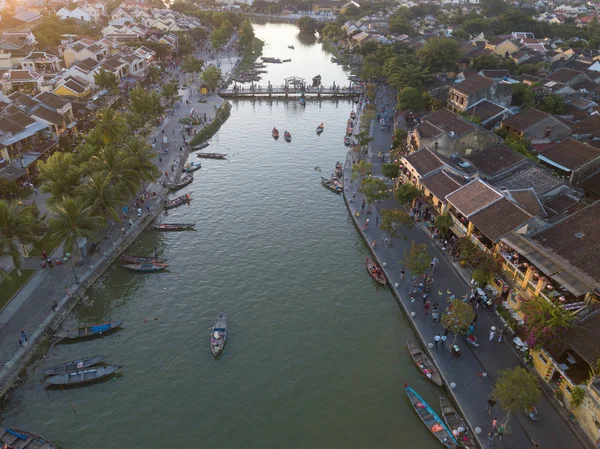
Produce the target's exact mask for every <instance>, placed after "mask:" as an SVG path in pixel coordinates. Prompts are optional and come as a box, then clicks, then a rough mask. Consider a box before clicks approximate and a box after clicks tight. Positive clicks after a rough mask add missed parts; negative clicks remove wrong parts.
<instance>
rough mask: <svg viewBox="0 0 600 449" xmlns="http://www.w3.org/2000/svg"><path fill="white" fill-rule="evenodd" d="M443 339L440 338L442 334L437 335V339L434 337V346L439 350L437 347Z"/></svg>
mask: <svg viewBox="0 0 600 449" xmlns="http://www.w3.org/2000/svg"><path fill="white" fill-rule="evenodd" d="M441 339H442V337H440V334H437V335H436V336H435V337H433V344H434V345H435V349H437V347H438V346H437V345H438V343H439V342H440V340H441Z"/></svg>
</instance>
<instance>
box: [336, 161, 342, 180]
mask: <svg viewBox="0 0 600 449" xmlns="http://www.w3.org/2000/svg"><path fill="white" fill-rule="evenodd" d="M335 176H337V177H338V178H341V177H342V176H344V166H343V165H342V163H341V162H336V163H335Z"/></svg>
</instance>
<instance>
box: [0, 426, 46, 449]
mask: <svg viewBox="0 0 600 449" xmlns="http://www.w3.org/2000/svg"><path fill="white" fill-rule="evenodd" d="M0 442H1V443H2V447H5V448H14V449H56V446H55V445H54V444H53V443H51V442H50V441H48V440H47V439H46V438H44V437H41V436H39V435H36V434H35V433H31V432H26V431H24V430H19V429H11V428H8V427H4V428H1V429H0Z"/></svg>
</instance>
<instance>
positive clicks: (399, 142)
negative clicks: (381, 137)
mask: <svg viewBox="0 0 600 449" xmlns="http://www.w3.org/2000/svg"><path fill="white" fill-rule="evenodd" d="M407 137H408V132H406V130H404V129H402V128H398V129H397V130H396V131H394V139H393V140H392V144H393V145H394V148H399V147H400V148H402V149H404V145H405V144H406V138H407Z"/></svg>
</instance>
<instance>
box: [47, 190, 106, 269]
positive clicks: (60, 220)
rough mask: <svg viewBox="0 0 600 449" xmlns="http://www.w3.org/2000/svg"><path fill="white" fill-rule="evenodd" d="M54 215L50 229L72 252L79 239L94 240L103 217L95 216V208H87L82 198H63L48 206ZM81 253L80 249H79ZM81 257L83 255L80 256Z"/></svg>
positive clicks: (67, 249) (65, 248) (66, 249)
mask: <svg viewBox="0 0 600 449" xmlns="http://www.w3.org/2000/svg"><path fill="white" fill-rule="evenodd" d="M48 207H49V208H50V211H51V212H52V214H53V217H52V218H51V219H50V228H51V229H52V231H53V236H55V237H58V238H60V239H61V240H64V241H65V246H64V250H65V251H66V252H71V251H72V250H73V247H74V246H76V245H75V243H76V242H77V239H79V238H81V237H88V238H93V237H94V234H95V232H96V231H97V230H98V229H99V226H98V224H99V223H100V222H101V220H102V217H99V216H97V215H94V214H93V206H87V205H86V204H85V203H84V201H83V200H82V199H81V198H72V197H69V196H64V197H62V199H61V200H59V201H57V202H56V203H52V204H50V205H49V206H48ZM78 253H79V249H78ZM79 256H80V257H81V254H79Z"/></svg>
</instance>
